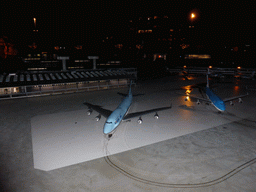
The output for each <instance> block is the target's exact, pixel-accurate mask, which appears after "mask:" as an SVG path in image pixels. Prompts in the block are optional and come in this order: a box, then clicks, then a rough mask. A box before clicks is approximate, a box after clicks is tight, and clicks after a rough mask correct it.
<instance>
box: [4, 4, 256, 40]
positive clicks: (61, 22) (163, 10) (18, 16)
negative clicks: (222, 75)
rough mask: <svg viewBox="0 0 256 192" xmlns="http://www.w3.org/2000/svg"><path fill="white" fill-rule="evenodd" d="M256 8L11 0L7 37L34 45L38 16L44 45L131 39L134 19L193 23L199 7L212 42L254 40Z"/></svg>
mask: <svg viewBox="0 0 256 192" xmlns="http://www.w3.org/2000/svg"><path fill="white" fill-rule="evenodd" d="M254 8H255V7H254V4H253V3H251V2H250V1H210V2H206V1H190V2H189V1H155V2H151V1H95V0H94V1H91V0H90V1H65V0H62V1H56V0H49V1H48V0H47V1H5V2H4V3H2V35H6V36H8V37H10V38H12V39H13V40H14V41H15V42H16V43H17V44H24V43H25V44H27V43H29V42H30V41H31V33H32V30H33V28H34V23H33V18H34V17H35V18H36V19H37V29H38V31H39V33H40V37H41V41H42V42H43V43H48V44H56V43H65V44H90V43H93V44H97V43H99V42H100V41H102V39H103V38H104V37H106V36H107V35H113V36H114V35H115V34H119V35H121V36H122V35H123V36H124V37H123V38H125V35H126V33H125V31H127V30H128V23H129V20H131V19H135V18H138V17H140V16H142V17H143V16H154V15H168V16H169V18H170V17H171V18H173V19H174V20H175V21H176V22H177V21H178V22H180V23H184V24H187V23H189V22H190V20H189V19H188V18H189V13H191V11H194V12H196V13H197V18H196V19H195V21H194V23H196V24H197V25H198V26H199V27H200V29H201V33H202V34H203V36H204V38H205V39H207V40H208V43H209V44H217V43H223V42H224V43H229V44H235V43H253V42H254V40H255V38H254V37H255V35H254V34H255V33H254V31H255V25H254V21H255V13H254V10H255V9H254Z"/></svg>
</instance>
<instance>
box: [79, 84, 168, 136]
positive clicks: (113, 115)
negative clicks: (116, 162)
mask: <svg viewBox="0 0 256 192" xmlns="http://www.w3.org/2000/svg"><path fill="white" fill-rule="evenodd" d="M131 86H132V82H131V84H130V89H129V93H128V95H127V96H126V97H125V98H124V99H123V101H122V102H121V103H120V104H119V106H118V107H117V108H116V109H115V110H114V111H110V110H107V109H103V108H102V107H100V106H98V105H93V104H90V103H87V102H85V103H84V104H85V105H87V106H88V108H89V110H88V112H87V114H88V115H91V113H92V110H95V111H97V112H98V113H99V115H98V116H97V117H96V118H95V119H96V121H99V120H100V118H101V115H102V116H104V117H105V118H107V120H106V122H105V124H104V128H103V133H104V134H105V135H106V136H108V138H110V137H111V136H112V134H113V132H114V131H115V129H116V128H117V126H118V125H119V124H120V123H121V121H122V120H129V119H131V118H134V117H139V119H138V123H139V124H141V123H142V119H141V116H142V115H145V114H148V113H155V115H154V118H155V119H158V118H159V116H158V114H157V112H158V111H162V110H166V109H170V108H172V106H169V107H162V108H156V109H150V110H147V111H141V112H135V113H128V110H129V108H130V106H131V104H132V98H133V96H132V91H131V89H132V87H131Z"/></svg>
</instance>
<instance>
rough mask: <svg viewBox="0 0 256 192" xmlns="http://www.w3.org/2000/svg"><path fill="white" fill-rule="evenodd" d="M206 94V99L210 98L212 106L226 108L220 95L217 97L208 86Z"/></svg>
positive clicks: (223, 109) (221, 109) (219, 108)
mask: <svg viewBox="0 0 256 192" xmlns="http://www.w3.org/2000/svg"><path fill="white" fill-rule="evenodd" d="M206 95H207V97H208V99H210V100H211V102H212V104H213V106H214V107H215V108H216V109H218V110H219V111H225V110H226V106H225V103H224V101H223V100H222V99H221V98H220V97H218V96H217V95H216V94H215V93H213V91H212V90H211V89H210V88H209V87H206Z"/></svg>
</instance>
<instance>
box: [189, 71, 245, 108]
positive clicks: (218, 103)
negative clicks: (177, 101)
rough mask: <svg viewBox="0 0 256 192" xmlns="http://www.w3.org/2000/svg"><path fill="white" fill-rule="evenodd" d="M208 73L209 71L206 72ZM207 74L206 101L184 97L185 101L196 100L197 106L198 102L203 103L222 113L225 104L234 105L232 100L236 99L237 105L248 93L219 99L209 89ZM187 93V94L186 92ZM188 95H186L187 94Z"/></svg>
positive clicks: (204, 99)
mask: <svg viewBox="0 0 256 192" xmlns="http://www.w3.org/2000/svg"><path fill="white" fill-rule="evenodd" d="M208 72H209V70H208ZM208 74H209V73H207V75H206V77H207V85H206V87H205V93H206V96H207V97H208V99H206V98H199V97H194V96H186V98H185V101H187V100H188V98H189V97H191V98H194V99H197V104H198V105H199V104H200V101H203V102H205V103H208V104H211V105H213V106H214V107H215V108H216V109H217V110H218V111H220V112H223V111H225V110H226V106H225V103H226V102H230V105H234V104H233V100H235V99H238V101H239V103H242V99H241V98H242V97H245V96H247V95H248V93H247V94H246V95H240V96H236V97H231V98H227V99H223V100H222V99H221V98H220V97H218V96H217V95H216V94H215V93H214V92H213V91H212V90H211V89H210V87H209V79H208ZM186 93H187V92H186ZM187 95H188V94H187Z"/></svg>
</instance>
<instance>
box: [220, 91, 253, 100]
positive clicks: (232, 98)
mask: <svg viewBox="0 0 256 192" xmlns="http://www.w3.org/2000/svg"><path fill="white" fill-rule="evenodd" d="M248 95H249V93H247V94H246V95H239V96H235V97H231V98H227V99H223V101H224V102H229V101H233V100H235V99H239V98H242V97H246V96H248Z"/></svg>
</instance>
